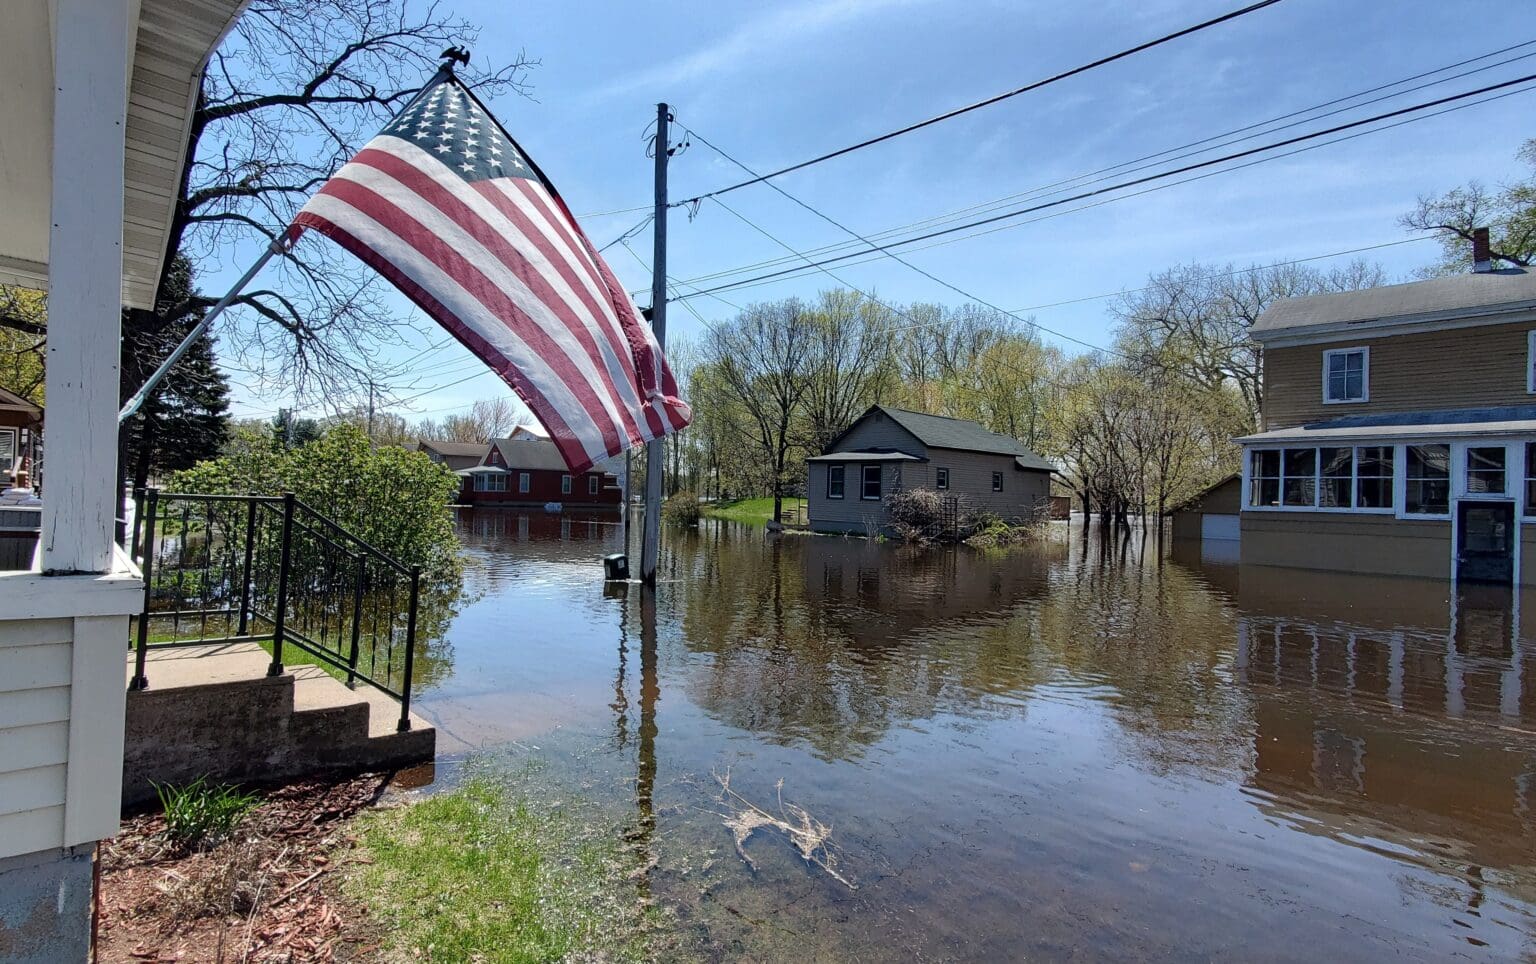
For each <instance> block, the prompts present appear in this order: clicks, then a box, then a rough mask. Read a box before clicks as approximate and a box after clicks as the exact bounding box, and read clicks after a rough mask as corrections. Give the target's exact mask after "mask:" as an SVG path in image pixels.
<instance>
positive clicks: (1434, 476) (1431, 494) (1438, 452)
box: [1403, 445, 1451, 515]
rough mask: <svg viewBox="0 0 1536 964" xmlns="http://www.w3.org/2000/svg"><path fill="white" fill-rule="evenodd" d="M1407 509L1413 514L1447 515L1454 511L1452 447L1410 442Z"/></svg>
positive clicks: (1404, 500) (1404, 499)
mask: <svg viewBox="0 0 1536 964" xmlns="http://www.w3.org/2000/svg"><path fill="white" fill-rule="evenodd" d="M1405 469H1406V471H1405V478H1406V480H1407V485H1406V486H1405V488H1404V496H1403V511H1404V512H1406V513H1408V514H1409V515H1445V514H1446V513H1448V512H1450V511H1451V447H1450V446H1449V445H1410V446H1408V463H1407V465H1406V467H1405Z"/></svg>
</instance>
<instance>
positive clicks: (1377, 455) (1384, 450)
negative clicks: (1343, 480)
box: [1355, 445, 1397, 509]
mask: <svg viewBox="0 0 1536 964" xmlns="http://www.w3.org/2000/svg"><path fill="white" fill-rule="evenodd" d="M1396 455H1397V449H1395V448H1393V447H1392V446H1390V445H1362V446H1360V447H1359V448H1356V449H1355V508H1357V509H1390V508H1392V470H1393V467H1394V465H1395V464H1396V458H1395V457H1396Z"/></svg>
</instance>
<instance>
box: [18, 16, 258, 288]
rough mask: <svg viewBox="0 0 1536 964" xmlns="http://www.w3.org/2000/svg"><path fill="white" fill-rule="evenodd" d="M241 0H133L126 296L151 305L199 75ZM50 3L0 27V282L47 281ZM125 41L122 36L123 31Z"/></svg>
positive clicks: (32, 283)
mask: <svg viewBox="0 0 1536 964" xmlns="http://www.w3.org/2000/svg"><path fill="white" fill-rule="evenodd" d="M246 2H247V0H138V3H137V4H136V5H137V7H138V19H137V23H138V31H137V35H136V37H135V38H134V48H133V53H132V57H131V62H132V68H131V77H130V82H129V92H128V113H127V125H126V128H125V131H124V137H125V140H126V142H127V143H126V150H125V151H124V157H123V176H124V185H123V203H124V206H123V301H124V303H125V304H127V305H130V306H132V307H138V308H147V307H150V305H151V304H152V303H153V301H154V291H155V283H156V281H158V279H159V276H160V266H161V263H162V261H163V259H164V257H165V245H166V238H167V235H168V233H169V230H170V223H171V216H172V214H173V213H174V210H175V199H176V195H177V193H178V192H179V188H180V184H181V172H182V160H183V156H184V152H185V145H186V141H187V132H188V125H189V123H190V120H191V113H192V105H193V99H194V98H195V97H196V95H197V77H198V75H199V74H200V73H201V71H202V68H203V64H204V63H205V62H206V61H207V59H208V55H209V54H210V53H211V52H212V51H213V49H214V48H215V47H216V46H218V44H219V41H220V40H222V39H223V37H224V35H225V33H227V32H228V30H229V28H230V27H231V26H233V24H234V22H235V18H236V17H237V16H239V14H240V12H241V10H242V9H244V7H245V3H246ZM50 7H51V3H50V2H49V0H7V2H6V10H5V29H4V31H0V91H4V92H5V93H4V96H3V97H0V131H4V132H5V136H4V137H0V281H3V282H10V283H14V284H22V285H27V286H29V287H33V288H46V287H47V283H48V264H47V262H48V226H49V222H48V215H49V200H50V197H51V195H52V190H53V178H52V175H51V162H52V141H53V54H52V51H53V38H52V29H51V22H52V20H51V16H50ZM125 42H126V38H125Z"/></svg>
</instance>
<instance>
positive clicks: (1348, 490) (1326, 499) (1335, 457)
mask: <svg viewBox="0 0 1536 964" xmlns="http://www.w3.org/2000/svg"><path fill="white" fill-rule="evenodd" d="M1317 456H1318V462H1319V464H1320V465H1321V467H1322V471H1321V476H1322V484H1321V485H1320V486H1319V487H1318V490H1317V504H1318V505H1319V506H1322V507H1323V508H1325V509H1348V508H1351V507H1353V505H1354V502H1353V501H1352V493H1353V491H1354V487H1355V450H1354V449H1350V448H1341V449H1318V450H1317Z"/></svg>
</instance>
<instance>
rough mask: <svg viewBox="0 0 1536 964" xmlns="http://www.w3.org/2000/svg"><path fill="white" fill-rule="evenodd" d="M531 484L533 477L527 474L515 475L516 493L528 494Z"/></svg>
mask: <svg viewBox="0 0 1536 964" xmlns="http://www.w3.org/2000/svg"><path fill="white" fill-rule="evenodd" d="M532 484H533V476H532V475H530V474H529V473H527V472H519V473H517V491H518V492H520V493H522V494H523V495H527V494H528V489H529V487H530V486H531V485H532Z"/></svg>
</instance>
